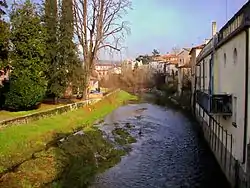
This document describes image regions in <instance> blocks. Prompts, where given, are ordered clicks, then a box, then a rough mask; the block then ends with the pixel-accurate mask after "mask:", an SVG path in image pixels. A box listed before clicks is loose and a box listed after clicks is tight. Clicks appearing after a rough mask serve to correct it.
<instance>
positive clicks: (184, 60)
mask: <svg viewBox="0 0 250 188" xmlns="http://www.w3.org/2000/svg"><path fill="white" fill-rule="evenodd" d="M190 50H191V49H189V48H183V49H182V50H181V52H180V53H179V54H178V55H177V56H178V66H177V68H178V95H181V94H182V91H183V89H184V86H185V85H186V84H187V83H186V82H188V81H189V80H190V81H191V64H190V55H189V52H190Z"/></svg>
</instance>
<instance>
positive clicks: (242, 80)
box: [193, 2, 250, 187]
mask: <svg viewBox="0 0 250 188" xmlns="http://www.w3.org/2000/svg"><path fill="white" fill-rule="evenodd" d="M249 18H250V2H247V3H246V4H245V5H244V6H243V7H242V8H241V9H240V10H239V11H238V12H237V13H236V14H235V15H234V16H233V18H231V19H230V20H229V21H228V22H227V23H226V24H225V25H224V27H222V29H221V30H220V31H219V32H218V33H216V32H215V30H216V24H215V23H213V24H212V39H211V40H210V41H209V42H208V43H207V44H206V45H205V47H204V48H203V49H202V50H201V52H200V53H199V55H198V57H197V58H196V61H195V62H193V65H195V67H194V69H193V70H194V75H195V80H194V83H193V87H194V94H195V95H194V99H195V101H194V106H193V108H194V111H195V115H196V116H197V117H198V119H199V120H200V121H201V123H202V126H203V131H204V135H205V137H206V138H207V140H208V142H209V144H210V146H211V149H212V151H213V152H214V154H215V156H216V158H217V160H218V162H219V164H220V166H221V168H222V170H223V171H224V173H225V175H226V176H227V178H228V180H229V181H230V183H231V184H232V185H233V186H237V187H247V186H245V185H246V182H247V181H248V178H247V176H249V170H250V168H249V167H250V160H249V159H250V149H248V148H250V147H249V143H250V126H249V125H250V124H249V123H250V119H249V118H250V113H249V106H250V103H249V100H248V96H249V95H250V92H249V76H248V75H249V73H248V70H249V64H250V63H249V55H250V50H249V43H250V40H249V26H250V20H249Z"/></svg>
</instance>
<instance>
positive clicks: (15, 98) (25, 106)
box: [4, 75, 46, 110]
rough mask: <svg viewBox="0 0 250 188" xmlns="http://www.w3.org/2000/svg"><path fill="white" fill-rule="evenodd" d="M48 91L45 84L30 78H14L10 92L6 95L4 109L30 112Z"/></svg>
mask: <svg viewBox="0 0 250 188" xmlns="http://www.w3.org/2000/svg"><path fill="white" fill-rule="evenodd" d="M45 91H46V85H45V82H43V81H42V80H41V79H39V80H33V79H31V78H30V77H28V76H24V75H22V76H19V77H16V78H13V79H12V80H11V82H10V91H9V92H8V93H6V95H5V97H6V98H5V104H4V107H5V108H7V109H10V110H30V109H33V108H35V107H36V106H37V105H38V104H39V103H40V102H41V100H42V99H43V97H44V95H45Z"/></svg>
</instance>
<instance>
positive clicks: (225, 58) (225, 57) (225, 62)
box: [224, 53, 227, 67]
mask: <svg viewBox="0 0 250 188" xmlns="http://www.w3.org/2000/svg"><path fill="white" fill-rule="evenodd" d="M226 64H227V55H226V53H224V67H226Z"/></svg>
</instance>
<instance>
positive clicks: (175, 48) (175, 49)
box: [172, 46, 181, 55]
mask: <svg viewBox="0 0 250 188" xmlns="http://www.w3.org/2000/svg"><path fill="white" fill-rule="evenodd" d="M180 51H181V49H180V48H179V47H177V46H175V47H173V48H172V53H173V54H175V55H177V54H178V53H179V52H180Z"/></svg>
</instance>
